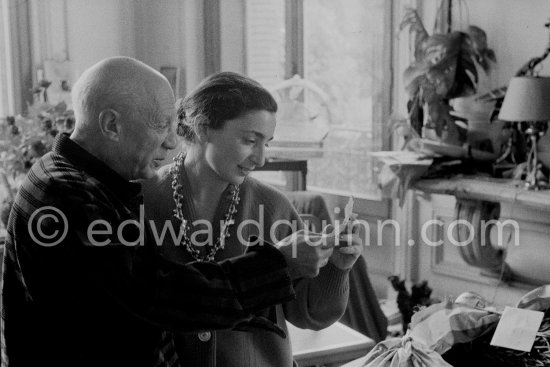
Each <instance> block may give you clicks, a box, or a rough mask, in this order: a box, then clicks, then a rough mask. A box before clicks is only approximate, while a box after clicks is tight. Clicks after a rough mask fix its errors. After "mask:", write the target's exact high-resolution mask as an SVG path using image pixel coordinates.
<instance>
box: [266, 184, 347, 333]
mask: <svg viewBox="0 0 550 367" xmlns="http://www.w3.org/2000/svg"><path fill="white" fill-rule="evenodd" d="M258 187H259V188H261V185H258ZM257 196H258V197H259V198H261V201H259V203H264V204H266V222H265V223H264V225H265V228H266V231H267V230H268V228H269V227H270V226H271V224H273V223H275V222H276V221H279V220H289V221H290V222H293V221H296V222H297V223H298V226H297V229H303V228H304V223H303V222H302V221H301V219H300V215H299V213H298V212H297V211H296V209H295V208H294V206H293V205H292V204H291V202H290V200H289V199H288V198H287V197H286V196H285V195H284V194H283V193H281V192H279V191H275V190H274V189H271V188H269V189H267V188H266V189H264V190H263V191H262V192H258V195H257ZM303 214H308V213H303ZM277 229H278V233H277V236H278V237H277V238H285V237H287V236H288V235H290V234H291V233H292V230H291V228H290V227H289V226H280V227H278V228H277ZM348 275H349V270H340V269H338V268H336V267H335V266H333V265H332V264H330V263H329V264H328V265H327V266H325V267H323V268H322V269H321V270H320V272H319V275H318V276H317V277H315V278H313V279H305V278H302V279H300V280H298V281H297V282H295V285H294V290H295V293H296V298H295V299H294V300H292V301H290V302H286V303H284V304H283V308H284V312H285V317H286V319H287V320H288V321H290V322H291V323H292V324H294V325H295V326H297V327H300V328H303V329H314V330H319V329H323V328H326V327H328V326H330V325H331V324H333V323H334V322H336V321H338V320H339V319H340V317H342V315H343V314H344V312H345V310H346V306H347V302H348V296H349V276H348Z"/></svg>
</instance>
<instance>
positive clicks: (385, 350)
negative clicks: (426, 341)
mask: <svg viewBox="0 0 550 367" xmlns="http://www.w3.org/2000/svg"><path fill="white" fill-rule="evenodd" d="M364 366H365V367H426V366H430V367H452V366H451V365H450V364H448V363H447V362H445V360H443V358H442V357H441V355H439V354H438V353H437V352H435V351H433V350H430V349H429V348H427V347H426V346H425V345H423V344H422V343H418V342H416V341H414V340H413V339H412V338H411V337H410V335H408V334H407V335H405V336H404V337H403V338H392V339H387V340H385V341H383V342H380V343H378V344H377V345H376V346H375V347H374V349H373V350H371V351H370V352H369V354H368V355H367V360H366V362H365V365H364Z"/></svg>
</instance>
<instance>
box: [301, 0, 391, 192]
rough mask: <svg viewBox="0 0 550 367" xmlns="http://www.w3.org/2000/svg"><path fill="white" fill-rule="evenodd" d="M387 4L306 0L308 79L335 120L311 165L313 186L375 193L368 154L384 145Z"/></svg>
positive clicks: (376, 0)
mask: <svg viewBox="0 0 550 367" xmlns="http://www.w3.org/2000/svg"><path fill="white" fill-rule="evenodd" d="M384 3H385V1H384V0H341V1H333V0H304V47H305V49H304V60H305V61H304V62H305V79H306V80H309V81H312V82H314V83H315V84H317V85H318V86H319V87H321V89H322V90H323V91H324V92H325V93H326V94H327V95H328V98H329V106H330V108H331V116H332V118H331V121H330V132H329V134H328V136H327V137H326V139H325V141H324V154H323V157H322V158H320V159H312V160H310V162H309V172H308V185H309V186H315V187H319V188H323V189H326V190H328V191H333V190H336V191H346V192H351V193H353V194H356V195H357V194H363V195H376V194H377V189H376V186H375V184H374V182H373V177H372V172H371V164H370V160H369V159H368V158H367V152H369V151H373V150H380V149H381V144H382V137H381V125H380V124H381V123H382V122H383V119H384V117H383V116H382V111H383V108H382V106H383V103H384V101H383V96H384V94H383V93H382V91H383V80H384V78H388V77H389V76H388V75H384V68H383V62H384V55H385V52H384V46H385V45H384V43H383V42H384V39H385V36H384V34H385V33H386V32H387V31H386V25H385V19H386V17H385V14H384V12H385V9H386V5H385V4H384ZM387 62H389V60H387Z"/></svg>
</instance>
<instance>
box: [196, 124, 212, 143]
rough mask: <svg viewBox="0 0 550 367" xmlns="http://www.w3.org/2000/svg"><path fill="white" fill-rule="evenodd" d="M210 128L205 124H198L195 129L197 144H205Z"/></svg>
mask: <svg viewBox="0 0 550 367" xmlns="http://www.w3.org/2000/svg"><path fill="white" fill-rule="evenodd" d="M210 130H211V129H210V128H209V127H208V126H207V125H205V124H199V125H197V126H196V127H195V134H196V135H197V142H199V143H206V142H207V141H208V139H209V137H210Z"/></svg>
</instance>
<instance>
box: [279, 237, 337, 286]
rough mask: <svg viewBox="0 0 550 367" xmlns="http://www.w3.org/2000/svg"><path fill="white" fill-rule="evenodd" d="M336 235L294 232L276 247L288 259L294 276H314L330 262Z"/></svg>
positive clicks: (291, 273)
mask: <svg viewBox="0 0 550 367" xmlns="http://www.w3.org/2000/svg"><path fill="white" fill-rule="evenodd" d="M334 245H335V236H327V235H324V234H321V233H313V232H310V231H304V230H303V229H302V230H300V231H298V232H294V233H293V234H291V235H290V236H288V237H287V238H285V239H284V240H282V241H280V242H278V243H277V244H276V245H275V247H276V248H277V249H279V251H281V253H282V254H283V256H284V257H285V259H286V262H287V264H288V267H289V269H290V275H291V277H292V278H302V277H305V278H314V277H316V276H317V275H318V274H319V270H320V269H321V268H322V267H323V266H325V265H327V264H328V261H329V258H330V257H331V255H332V253H333V248H334Z"/></svg>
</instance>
